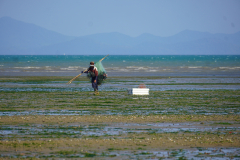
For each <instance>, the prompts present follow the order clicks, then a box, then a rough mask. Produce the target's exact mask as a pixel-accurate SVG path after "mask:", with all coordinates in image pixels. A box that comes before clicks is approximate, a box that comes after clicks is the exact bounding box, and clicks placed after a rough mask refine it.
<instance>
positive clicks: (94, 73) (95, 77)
mask: <svg viewBox="0 0 240 160" xmlns="http://www.w3.org/2000/svg"><path fill="white" fill-rule="evenodd" d="M82 73H88V75H89V76H90V77H91V82H92V87H93V89H94V94H95V95H99V92H98V84H97V81H98V70H97V67H95V66H94V62H90V66H89V68H88V70H87V71H85V72H83V71H82Z"/></svg>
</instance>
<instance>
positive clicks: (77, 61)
mask: <svg viewBox="0 0 240 160" xmlns="http://www.w3.org/2000/svg"><path fill="white" fill-rule="evenodd" d="M104 56H105V55H96V56H92V55H91V56H84V55H32V56H31V55H27V56H25V55H0V76H75V75H76V74H79V73H80V72H81V71H83V70H85V69H86V68H87V67H88V66H89V62H90V61H95V62H97V61H99V60H100V59H101V58H103V57H104ZM102 64H103V66H104V68H105V70H106V71H107V73H108V75H109V76H204V75H206V76H209V75H211V76H240V56H239V55H228V56H227V55H226V56H222V55H219V56H218V55H209V56H200V55H182V56H180V55H179V56H176V55H174V56H171V55H109V56H108V57H107V58H106V59H104V60H103V61H102Z"/></svg>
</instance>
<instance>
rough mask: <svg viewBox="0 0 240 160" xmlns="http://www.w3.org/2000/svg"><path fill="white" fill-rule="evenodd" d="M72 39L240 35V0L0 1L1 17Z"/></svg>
mask: <svg viewBox="0 0 240 160" xmlns="http://www.w3.org/2000/svg"><path fill="white" fill-rule="evenodd" d="M4 16H8V17H11V18H14V19H16V20H20V21H23V22H27V23H33V24H35V25H38V26H41V27H43V28H46V29H49V30H52V31H56V32H58V33H61V34H64V35H69V36H83V35H90V34H95V33H108V32H119V33H123V34H126V35H129V36H132V37H136V36H139V35H141V34H143V33H150V34H153V35H156V36H163V37H166V36H171V35H174V34H177V33H179V32H181V31H183V30H186V29H188V30H194V31H201V32H210V33H227V34H231V33H236V32H239V31H240V0H0V17H4Z"/></svg>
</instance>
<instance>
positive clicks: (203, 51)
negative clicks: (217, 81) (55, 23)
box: [0, 17, 240, 55]
mask: <svg viewBox="0 0 240 160" xmlns="http://www.w3.org/2000/svg"><path fill="white" fill-rule="evenodd" d="M9 54H13V55H29V54H31V55H44V54H46V55H56V54H58V55H63V54H66V55H100V54H101V55H106V54H112V55H113V54H118V55H126V54H130V55H192V54H198V55H240V32H238V33H235V34H210V33H208V32H197V31H190V30H185V31H182V32H180V33H178V34H176V35H174V36H170V37H160V36H154V35H151V34H147V33H145V34H142V35H140V36H138V37H130V36H127V35H124V34H121V33H117V32H112V33H101V34H93V35H88V36H81V37H70V36H65V35H62V34H59V33H56V32H54V31H50V30H47V29H44V28H41V27H39V26H36V25H34V24H29V23H25V22H21V21H17V20H14V19H12V18H9V17H3V18H0V55H9Z"/></svg>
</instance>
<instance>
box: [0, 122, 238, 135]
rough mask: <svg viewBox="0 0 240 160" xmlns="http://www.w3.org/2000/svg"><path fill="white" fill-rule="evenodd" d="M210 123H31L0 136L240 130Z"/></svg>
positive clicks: (4, 130) (1, 131) (5, 130)
mask: <svg viewBox="0 0 240 160" xmlns="http://www.w3.org/2000/svg"><path fill="white" fill-rule="evenodd" d="M211 124H212V123H208V124H205V125H200V124H199V123H195V122H192V123H189V122H188V123H148V124H142V123H141V124H138V123H114V124H109V125H91V126H89V125H79V124H78V125H68V126H64V125H61V126H59V125H31V126H10V125H6V126H1V128H0V134H1V135H2V136H6V135H8V136H11V135H16V134H18V136H26V135H29V136H33V135H43V134H44V135H46V136H50V137H51V136H53V137H54V136H55V135H57V134H56V133H61V134H64V135H68V134H69V135H70V136H71V135H73V136H77V137H82V136H103V135H120V136H121V135H124V134H129V133H170V132H205V131H208V132H218V133H221V132H222V133H223V134H225V132H226V131H232V133H233V134H235V133H237V134H238V133H239V132H240V126H239V125H237V126H233V127H223V126H216V125H214V126H211Z"/></svg>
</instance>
